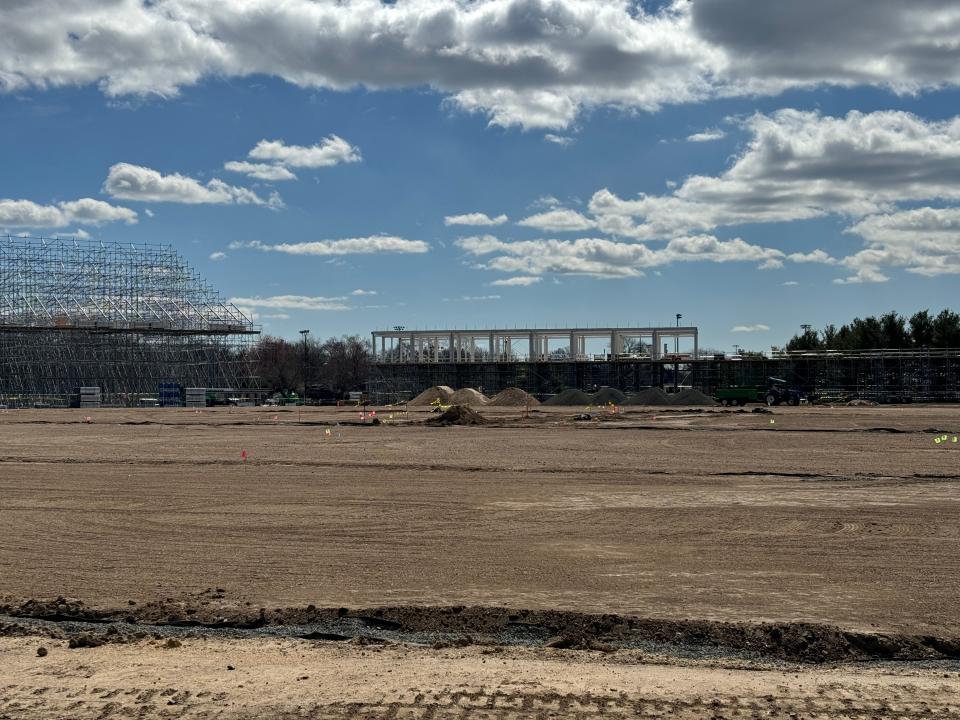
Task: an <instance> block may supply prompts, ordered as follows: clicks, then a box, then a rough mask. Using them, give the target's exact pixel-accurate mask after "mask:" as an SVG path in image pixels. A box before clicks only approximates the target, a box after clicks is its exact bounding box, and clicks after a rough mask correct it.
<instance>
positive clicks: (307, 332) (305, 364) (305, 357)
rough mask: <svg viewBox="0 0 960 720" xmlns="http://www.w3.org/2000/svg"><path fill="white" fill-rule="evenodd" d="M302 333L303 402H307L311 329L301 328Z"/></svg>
mask: <svg viewBox="0 0 960 720" xmlns="http://www.w3.org/2000/svg"><path fill="white" fill-rule="evenodd" d="M300 334H301V335H303V368H302V370H303V372H302V374H303V403H306V402H307V335H309V334H310V331H309V330H301V331H300Z"/></svg>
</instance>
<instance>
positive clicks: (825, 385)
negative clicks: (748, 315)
mask: <svg viewBox="0 0 960 720" xmlns="http://www.w3.org/2000/svg"><path fill="white" fill-rule="evenodd" d="M0 282H2V284H0V516H2V518H3V522H2V523H0V578H2V582H0V718H2V720H28V719H29V720H32V718H36V717H44V718H46V717H58V718H59V717H64V718H66V717H69V718H76V719H77V720H94V719H96V720H112V719H114V718H116V720H120V719H121V718H130V717H137V718H141V719H143V720H154V719H156V720H159V719H160V718H164V719H169V718H180V719H182V720H187V719H196V720H200V719H203V720H210V719H211V718H222V719H224V720H266V719H267V718H270V719H271V720H273V719H274V718H294V717H297V718H303V717H310V718H342V719H347V718H351V719H356V718H384V719H387V718H389V719H396V718H423V719H424V720H426V719H428V718H432V719H434V720H436V719H437V718H443V717H456V718H464V719H466V720H471V719H476V720H480V719H481V718H483V719H490V718H497V719H498V720H540V719H541V718H547V717H576V718H635V717H640V718H651V719H652V718H675V719H677V720H700V718H704V717H709V718H715V719H718V720H742V719H744V718H749V719H751V720H760V718H798V717H803V718H806V717H810V718H834V719H840V720H863V719H865V718H882V719H887V720H889V719H896V720H912V719H913V718H917V717H935V718H953V719H954V720H960V620H958V616H957V613H956V601H955V598H956V597H957V595H958V594H960V500H958V497H960V496H958V493H957V492H956V491H957V485H958V483H960V475H958V473H957V453H958V452H960V450H958V448H960V441H958V437H960V421H958V415H957V407H956V406H955V405H950V404H948V403H949V402H951V401H956V400H958V399H960V398H958V391H957V388H958V377H960V357H958V353H957V352H955V351H951V350H930V351H927V350H919V351H901V352H893V351H864V352H860V353H855V352H850V353H795V354H783V353H771V355H770V356H761V355H759V354H757V355H749V354H746V353H741V354H738V355H736V356H732V357H731V356H726V355H723V356H721V355H714V354H712V353H711V354H709V355H705V354H704V353H703V351H702V349H701V345H700V330H699V328H697V327H695V326H681V325H680V324H679V318H678V323H677V325H676V326H673V327H669V326H649V327H639V326H638V327H610V326H607V327H600V328H582V327H581V328H576V327H575V328H563V327H561V328H514V329H505V328H500V329H472V330H464V329H461V330H422V331H410V330H407V329H406V328H403V327H396V328H394V329H391V330H384V331H375V332H373V333H372V335H371V339H370V343H371V344H370V360H371V363H370V367H371V370H370V377H369V379H368V382H367V387H366V390H367V393H368V396H369V397H368V399H369V403H366V402H365V399H364V397H363V394H362V393H361V392H356V393H355V396H356V397H355V399H354V400H352V401H350V402H347V403H344V404H341V405H338V406H326V407H318V406H304V405H302V404H300V403H297V406H296V407H290V406H278V405H276V404H271V405H269V406H268V405H266V404H264V405H259V406H258V400H260V399H261V396H262V392H261V390H260V389H259V388H258V378H256V377H255V376H254V374H253V372H252V371H251V369H250V368H251V364H250V359H251V351H252V347H253V343H254V340H255V339H256V337H257V335H258V333H259V330H260V328H259V327H258V326H256V325H255V324H254V323H253V322H252V321H251V320H250V319H249V318H247V317H246V316H245V315H244V313H243V312H241V311H240V310H239V309H238V308H236V307H234V306H233V305H231V304H230V303H229V302H227V301H224V300H223V299H222V298H221V296H220V295H219V294H218V293H217V292H216V291H215V290H214V289H212V288H211V287H210V286H209V285H208V284H207V283H206V282H205V281H204V280H203V279H202V278H201V277H200V276H199V274H198V273H197V272H196V271H194V270H193V269H192V268H191V267H190V266H189V264H188V263H187V262H186V261H185V260H184V259H183V258H182V257H181V256H180V255H179V254H178V253H177V252H176V251H175V250H173V249H172V248H170V247H167V246H140V245H138V246H132V245H122V244H103V243H99V242H90V241H79V240H76V241H75V240H72V239H71V240H63V239H54V240H49V239H36V238H24V237H6V238H2V239H0ZM303 347H304V348H305V349H306V348H307V343H306V338H304V342H303ZM300 357H302V358H303V361H302V362H303V363H304V365H303V368H304V369H305V368H306V360H307V353H306V350H304V353H303V355H302V356H300V355H299V353H298V354H297V355H296V356H295V358H296V361H297V362H300ZM774 376H775V377H779V378H781V379H782V381H783V384H784V385H789V387H787V388H785V389H784V390H783V394H782V395H777V396H775V397H774V399H773V401H771V400H770V393H771V392H773V390H774V388H769V389H768V390H764V391H763V392H762V393H761V392H759V391H758V388H760V387H764V388H765V387H766V385H767V384H768V383H769V381H770V378H771V377H774ZM302 377H303V379H304V385H306V373H304V374H303V376H302ZM358 390H359V388H358ZM777 392H778V393H779V392H780V390H777ZM801 393H802V394H803V397H805V398H807V399H808V400H810V401H811V402H804V403H801V402H800V397H801ZM718 399H726V400H727V401H728V402H725V403H724V405H726V407H721V406H720V405H718V403H717V402H716V400H718ZM781 399H782V400H784V401H783V402H780V400H781ZM735 400H736V401H737V402H736V404H738V405H741V407H737V408H734V407H732V405H733V404H735V403H734V401H735ZM747 401H749V402H753V403H756V404H757V405H758V406H757V407H753V408H749V409H748V408H746V407H742V406H743V405H745V403H746V402H747ZM794 401H795V402H794ZM908 402H911V403H913V404H912V405H910V406H905V405H904V404H903V403H908ZM881 403H897V404H896V405H893V404H889V405H884V406H879V405H880V404H881ZM219 404H227V405H229V406H228V407H212V405H219ZM874 405H877V406H874ZM184 668H188V669H189V671H188V672H185V671H184Z"/></svg>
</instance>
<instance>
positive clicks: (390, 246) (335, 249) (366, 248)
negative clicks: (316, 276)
mask: <svg viewBox="0 0 960 720" xmlns="http://www.w3.org/2000/svg"><path fill="white" fill-rule="evenodd" d="M230 248H231V249H233V250H238V249H240V248H252V249H254V250H264V251H268V252H280V253H286V254H287V255H321V256H325V255H372V254H374V253H425V252H427V251H428V250H429V249H430V246H429V245H427V243H425V242H424V241H423V240H407V239H406V238H401V237H393V236H391V235H372V236H370V237H361V238H343V239H340V240H314V241H310V242H299V243H277V244H274V245H269V244H267V243H263V242H260V241H259V240H252V241H250V242H234V243H230Z"/></svg>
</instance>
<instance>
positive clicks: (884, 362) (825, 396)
mask: <svg viewBox="0 0 960 720" xmlns="http://www.w3.org/2000/svg"><path fill="white" fill-rule="evenodd" d="M769 377H777V378H783V379H784V380H786V381H787V382H788V383H789V384H791V385H794V386H796V387H799V388H801V389H802V390H803V391H805V392H807V393H810V394H812V395H814V396H816V397H817V398H818V399H820V400H821V401H825V402H842V401H846V400H851V399H854V398H862V399H867V400H874V401H877V402H960V350H870V351H861V352H820V353H790V354H780V355H777V356H774V357H762V356H758V357H750V358H742V359H728V358H719V357H718V358H709V359H708V358H702V357H701V358H698V359H696V360H694V359H692V358H690V357H682V356H674V357H666V358H663V359H660V360H651V359H649V358H647V359H643V358H618V359H608V360H600V361H569V360H562V359H557V360H547V361H540V362H526V361H506V362H490V361H477V362H461V363H451V362H443V361H442V360H441V362H396V361H393V360H392V358H389V359H386V360H382V361H380V362H377V363H375V364H374V365H373V366H372V367H371V376H370V381H369V383H368V390H369V392H370V398H371V400H372V401H373V402H397V401H402V400H405V399H408V398H410V397H413V396H414V395H416V394H417V393H419V392H421V391H422V390H424V389H426V388H428V387H430V386H431V385H449V386H451V387H454V388H463V387H473V388H478V389H481V390H482V391H483V392H485V393H487V394H494V393H497V392H499V391H501V390H503V389H505V388H508V387H519V388H522V389H523V390H526V391H527V392H529V393H531V394H533V395H537V396H539V397H540V398H541V399H542V398H545V397H547V396H549V395H552V394H555V393H558V392H560V391H562V390H565V389H567V388H576V389H579V390H586V391H593V390H596V389H597V388H599V387H602V386H610V387H615V388H618V389H619V390H622V391H623V392H627V393H629V392H636V391H638V390H643V389H645V388H648V387H664V388H670V387H673V386H675V385H680V386H685V387H694V388H697V389H699V390H701V391H703V392H705V393H708V394H712V393H713V392H714V391H715V390H716V389H717V388H721V387H763V386H764V385H765V384H766V383H767V378H769Z"/></svg>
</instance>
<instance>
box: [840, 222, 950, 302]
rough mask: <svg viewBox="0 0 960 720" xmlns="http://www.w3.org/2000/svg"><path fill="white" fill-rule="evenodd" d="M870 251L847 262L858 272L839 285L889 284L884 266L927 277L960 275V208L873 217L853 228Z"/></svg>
mask: <svg viewBox="0 0 960 720" xmlns="http://www.w3.org/2000/svg"><path fill="white" fill-rule="evenodd" d="M846 232H848V233H851V234H855V235H859V236H861V237H862V238H863V239H864V240H865V241H866V248H865V249H864V250H861V251H860V252H858V253H855V254H853V255H851V256H849V257H847V258H844V259H843V261H842V262H843V264H844V265H846V266H847V267H849V268H850V269H852V270H854V271H855V272H856V274H855V275H853V276H851V277H848V278H844V279H840V280H839V282H841V283H843V284H847V283H862V282H885V281H886V280H887V279H888V277H887V276H886V275H885V274H884V273H883V272H882V271H881V270H880V268H882V267H900V268H904V269H906V271H907V272H910V273H914V274H917V275H924V276H927V277H934V276H937V275H956V274H960V207H951V208H931V207H923V208H915V209H913V210H902V211H900V212H893V213H887V214H882V215H873V216H870V217H867V218H864V219H863V220H861V221H860V222H858V223H856V224H855V225H853V226H851V227H849V228H848V229H847V230H846Z"/></svg>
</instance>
